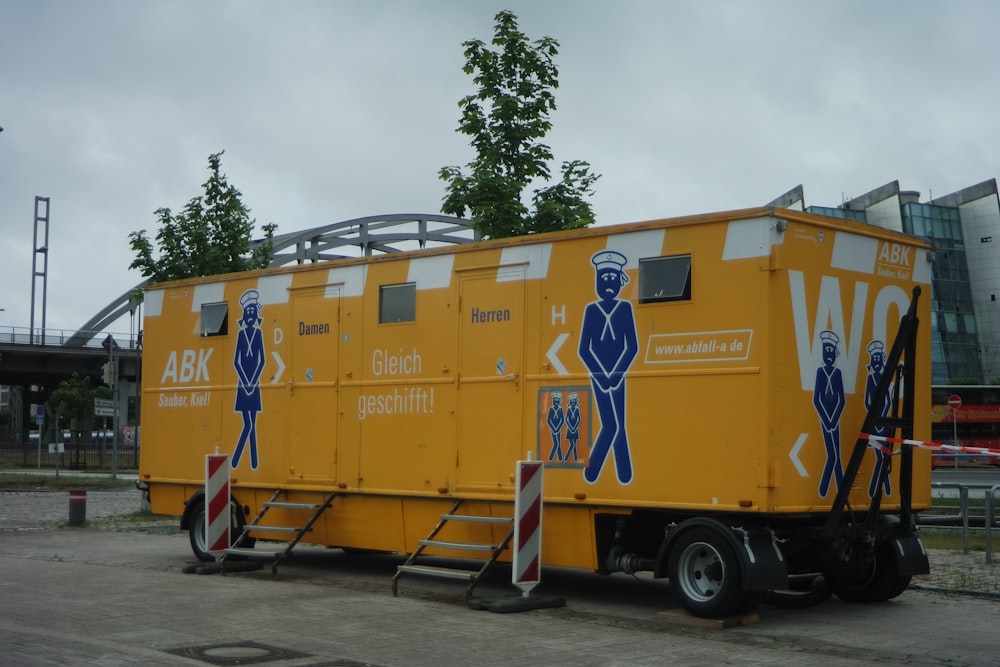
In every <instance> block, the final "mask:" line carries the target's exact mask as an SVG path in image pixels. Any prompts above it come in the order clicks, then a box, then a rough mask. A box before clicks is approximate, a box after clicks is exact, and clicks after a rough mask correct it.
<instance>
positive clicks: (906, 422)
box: [826, 287, 920, 533]
mask: <svg viewBox="0 0 1000 667" xmlns="http://www.w3.org/2000/svg"><path fill="white" fill-rule="evenodd" d="M919 298H920V287H914V288H913V298H912V299H911V300H910V306H909V308H908V309H907V311H906V314H905V315H903V317H902V319H901V320H900V322H899V329H898V330H897V332H896V338H895V340H893V342H892V348H891V349H890V351H889V356H888V358H887V359H886V362H885V369H884V371H883V372H882V378H881V380H879V383H878V388H877V389H876V390H875V396H874V397H873V398H872V401H871V406H870V407H869V409H868V414H867V415H866V416H865V421H864V425H863V426H862V427H861V431H860V433H861V434H862V435H859V437H858V439H857V441H856V442H855V443H854V449H853V450H852V452H851V458H850V460H849V461H848V463H847V468H846V469H845V470H844V482H843V484H841V485H840V486H839V487H838V489H837V497H836V498H834V501H833V506H832V507H831V508H830V515H829V516H828V517H827V521H826V530H827V532H828V533H833V532H834V531H836V530H837V527H838V526H840V523H841V520H842V519H843V514H844V510H845V509H847V506H848V495H849V494H850V492H851V487H852V486H853V485H854V482H855V480H856V479H857V477H858V471H859V470H860V468H861V462H862V460H863V459H864V456H865V452H866V451H867V450H868V438H867V434H869V433H871V432H872V428H873V427H875V426H887V427H889V429H890V431H889V432H890V433H895V432H896V430H900V431H901V435H902V437H903V438H906V439H912V438H913V410H914V404H913V403H914V402H913V398H914V393H915V384H914V378H915V371H914V369H915V366H916V363H915V360H916V354H917V327H918V325H919V324H920V320H919V318H918V317H917V301H918V299H919ZM901 359H905V363H901ZM894 379H895V380H896V383H895V386H893V380H894ZM900 384H901V385H902V391H900V387H899V386H900ZM890 390H892V391H893V394H894V396H893V399H894V400H893V402H892V405H893V410H892V414H890V415H888V416H885V417H883V416H882V415H881V406H882V405H884V402H885V399H886V396H888V394H889V392H890ZM900 395H901V396H902V399H903V400H902V414H900V410H899V407H900V406H899V397H900ZM886 446H889V445H888V444H886ZM885 474H888V471H886V472H885ZM899 498H900V517H899V518H900V523H901V524H902V525H903V526H907V527H910V526H912V522H913V511H912V501H913V450H912V448H911V447H910V446H909V445H905V444H904V445H903V446H902V451H901V453H900V460H899ZM881 500H882V485H881V484H879V485H878V491H877V492H876V494H875V497H873V498H872V503H871V506H870V507H869V515H868V522H867V523H868V525H869V526H871V527H872V528H874V526H875V521H876V520H877V518H878V512H879V507H880V505H881Z"/></svg>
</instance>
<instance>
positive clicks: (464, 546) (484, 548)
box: [392, 500, 514, 601]
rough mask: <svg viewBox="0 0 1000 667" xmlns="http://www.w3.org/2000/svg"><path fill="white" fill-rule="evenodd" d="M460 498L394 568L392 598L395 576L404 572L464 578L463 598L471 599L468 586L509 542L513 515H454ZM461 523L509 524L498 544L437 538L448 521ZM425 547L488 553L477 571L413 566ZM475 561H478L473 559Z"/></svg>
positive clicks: (396, 587) (395, 589) (471, 586)
mask: <svg viewBox="0 0 1000 667" xmlns="http://www.w3.org/2000/svg"><path fill="white" fill-rule="evenodd" d="M462 503H463V501H462V500H458V501H456V502H455V504H454V505H452V507H451V509H450V510H448V513H447V514H442V515H441V520H440V521H439V522H438V524H437V526H435V527H434V530H432V531H431V532H430V534H429V535H427V537H426V538H424V539H422V540H420V542H419V546H418V547H417V549H416V550H415V551H414V552H413V553H412V554H410V557H409V558H407V559H406V562H405V563H403V564H402V565H398V566H397V567H396V574H394V575H393V577H392V595H393V596H394V597H395V596H396V595H398V593H399V578H400V576H402V575H403V574H404V573H409V574H417V575H423V576H427V577H438V578H441V579H455V580H460V581H468V582H469V587H468V588H467V589H466V591H465V597H466V601H469V600H471V599H472V589H474V588H475V587H476V584H478V583H479V580H480V579H481V578H482V576H483V575H484V574H485V573H486V571H487V570H489V569H490V567H492V566H493V564H494V563H496V561H497V558H499V557H500V554H501V553H503V551H504V550H505V549H506V548H507V547H508V546H509V545H510V541H511V540H512V539H513V537H514V519H513V517H497V516H476V515H473V514H456V512H458V510H459V508H460V507H461V506H462ZM453 521H456V522H464V523H485V524H507V525H509V526H510V530H509V531H508V532H507V536H506V537H505V538H504V539H503V540H501V541H500V542H499V543H498V544H491V543H486V542H452V541H448V540H441V539H437V537H438V533H440V532H441V531H442V529H444V527H445V526H446V525H447V524H448V523H450V522H453ZM427 547H436V548H438V549H448V550H453V551H481V552H483V553H487V552H488V553H489V556H488V557H487V559H486V560H485V561H484V562H483V563H482V566H481V567H480V568H479V569H478V570H466V569H460V568H452V567H439V566H434V565H417V564H416V563H415V561H416V560H417V558H419V557H420V556H421V555H422V554H423V553H424V550H425V549H426V548H427ZM477 562H478V561H477Z"/></svg>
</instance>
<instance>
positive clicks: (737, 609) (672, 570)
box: [667, 528, 763, 618]
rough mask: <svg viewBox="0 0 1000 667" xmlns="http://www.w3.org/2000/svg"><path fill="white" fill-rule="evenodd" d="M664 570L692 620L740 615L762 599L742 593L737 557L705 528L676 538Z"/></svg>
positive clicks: (716, 535)
mask: <svg viewBox="0 0 1000 667" xmlns="http://www.w3.org/2000/svg"><path fill="white" fill-rule="evenodd" d="M667 567H668V570H667V571H668V573H669V574H668V576H669V577H670V586H671V588H672V589H673V591H674V594H675V595H676V596H677V599H678V601H679V602H680V604H681V606H682V607H684V609H685V610H687V612H688V613H689V614H691V615H693V616H698V617H701V618H717V617H720V616H728V615H732V614H738V613H742V612H745V611H749V610H750V609H752V608H753V607H754V606H756V604H757V603H758V602H760V600H761V598H762V597H763V592H758V591H745V590H743V581H742V579H743V577H742V574H741V573H740V563H739V560H738V559H737V557H736V554H735V553H734V552H733V549H732V547H731V546H730V545H729V543H728V542H726V539H725V538H724V537H722V536H721V535H719V534H718V533H716V532H715V531H713V530H710V529H708V528H692V529H691V530H688V531H685V532H684V533H682V534H681V535H680V536H678V538H677V541H676V542H675V543H674V545H673V548H672V549H671V551H670V560H669V563H668V566H667Z"/></svg>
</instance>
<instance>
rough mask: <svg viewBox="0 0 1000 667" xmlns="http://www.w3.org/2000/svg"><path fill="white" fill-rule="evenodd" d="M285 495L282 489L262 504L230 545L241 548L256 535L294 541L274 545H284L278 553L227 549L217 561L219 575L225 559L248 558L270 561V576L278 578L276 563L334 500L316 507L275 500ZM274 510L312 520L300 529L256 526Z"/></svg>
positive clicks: (327, 498)
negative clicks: (285, 535)
mask: <svg viewBox="0 0 1000 667" xmlns="http://www.w3.org/2000/svg"><path fill="white" fill-rule="evenodd" d="M285 493H288V492H287V491H285V490H283V489H278V490H277V491H275V492H274V495H272V496H271V499H270V500H268V501H266V502H265V503H264V504H263V505H262V506H261V508H260V512H258V513H257V516H255V517H254V518H253V520H252V521H251V522H250V523H248V524H246V525H245V526H243V532H242V533H241V534H240V536H239V538H237V539H236V540H234V541H233V544H237V545H238V544H243V543H244V541H245V540H246V538H247V537H249V536H251V535H253V534H256V533H289V534H294V537H293V538H292V539H291V541H289V542H284V543H277V544H284V548H283V549H280V550H278V551H275V550H273V549H272V550H268V549H248V548H242V547H238V546H237V547H230V548H229V549H226V550H225V552H224V553H223V555H222V558H221V559H220V560H219V563H220V564H221V566H222V571H223V572H225V569H226V559H227V558H229V557H230V556H241V557H243V558H251V559H257V560H270V561H271V576H272V577H277V576H278V563H279V562H281V561H282V560H283V559H284V558H285V557H286V556H288V555H289V554H291V553H292V549H294V548H295V545H297V544H298V543H299V541H300V540H301V539H302V538H303V537H304V536H305V534H306V533H308V532H310V531H311V530H312V526H313V524H314V523H316V520H317V519H319V517H320V516H321V515H322V514H323V512H325V511H326V510H327V508H328V507H330V504H331V503H333V499H334V498H335V497H336V496H337V494H336V492H333V493H330V494H327V495H325V496H324V498H323V500H322V502H316V503H297V502H295V503H293V502H289V501H287V500H279V499H278V498H279V497H280V496H281V495H282V494H285ZM272 508H276V509H286V510H296V511H302V512H310V511H311V512H312V516H310V517H309V519H308V520H307V521H306V522H305V523H304V524H303V525H302V526H268V525H264V524H262V523H260V521H261V519H263V518H264V515H265V514H267V512H268V510H270V509H272Z"/></svg>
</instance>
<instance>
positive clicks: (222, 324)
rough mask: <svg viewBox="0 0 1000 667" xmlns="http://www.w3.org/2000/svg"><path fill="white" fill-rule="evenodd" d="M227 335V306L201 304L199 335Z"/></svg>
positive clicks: (226, 304)
mask: <svg viewBox="0 0 1000 667" xmlns="http://www.w3.org/2000/svg"><path fill="white" fill-rule="evenodd" d="M228 333H229V304H228V303H203V304H201V335H202V336H225V335H226V334H228Z"/></svg>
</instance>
